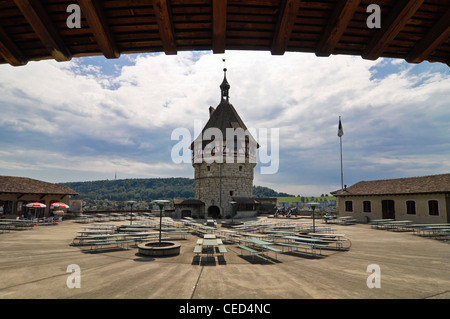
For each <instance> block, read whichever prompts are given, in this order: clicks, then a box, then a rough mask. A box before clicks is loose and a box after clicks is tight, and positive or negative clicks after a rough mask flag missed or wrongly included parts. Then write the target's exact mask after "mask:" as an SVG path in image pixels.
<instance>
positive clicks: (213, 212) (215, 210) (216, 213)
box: [208, 206, 220, 218]
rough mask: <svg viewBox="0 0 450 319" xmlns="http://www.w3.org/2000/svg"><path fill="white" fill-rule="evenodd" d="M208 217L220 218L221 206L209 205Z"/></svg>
mask: <svg viewBox="0 0 450 319" xmlns="http://www.w3.org/2000/svg"><path fill="white" fill-rule="evenodd" d="M208 217H211V218H220V208H219V207H217V206H209V207H208Z"/></svg>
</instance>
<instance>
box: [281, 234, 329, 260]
mask: <svg viewBox="0 0 450 319" xmlns="http://www.w3.org/2000/svg"><path fill="white" fill-rule="evenodd" d="M281 238H282V239H285V240H286V241H287V242H285V243H277V245H280V246H285V247H288V248H290V249H291V250H292V249H294V248H296V249H304V250H308V251H310V252H311V254H312V255H314V256H315V255H317V254H316V250H317V249H319V254H322V248H326V247H327V245H324V241H323V239H319V238H308V237H299V236H283V237H281Z"/></svg>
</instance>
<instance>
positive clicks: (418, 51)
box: [405, 9, 450, 63]
mask: <svg viewBox="0 0 450 319" xmlns="http://www.w3.org/2000/svg"><path fill="white" fill-rule="evenodd" d="M449 37H450V9H448V10H447V12H446V13H445V14H444V15H443V16H442V17H441V18H440V19H439V21H438V22H437V23H436V24H435V25H434V26H433V27H432V28H431V29H430V31H428V33H427V34H426V35H425V36H424V37H423V38H422V39H421V40H420V41H419V42H417V44H416V45H415V46H414V48H413V49H412V50H411V52H409V54H408V55H407V56H406V59H405V60H406V61H407V62H409V63H420V62H422V61H424V60H425V59H427V58H428V56H429V55H430V54H431V53H433V51H434V50H436V48H437V47H438V46H439V45H441V44H442V43H443V42H444V41H446V40H447V39H448V38H449Z"/></svg>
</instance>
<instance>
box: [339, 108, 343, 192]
mask: <svg viewBox="0 0 450 319" xmlns="http://www.w3.org/2000/svg"><path fill="white" fill-rule="evenodd" d="M342 135H344V130H343V129H342V123H341V117H340V116H339V125H338V136H339V145H340V149H341V189H342V190H343V189H344V168H343V164H342Z"/></svg>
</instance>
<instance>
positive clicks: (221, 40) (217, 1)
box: [212, 0, 227, 53]
mask: <svg viewBox="0 0 450 319" xmlns="http://www.w3.org/2000/svg"><path fill="white" fill-rule="evenodd" d="M212 1H213V2H212V6H213V38H212V50H213V53H224V52H225V41H226V32H227V0H212Z"/></svg>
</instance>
